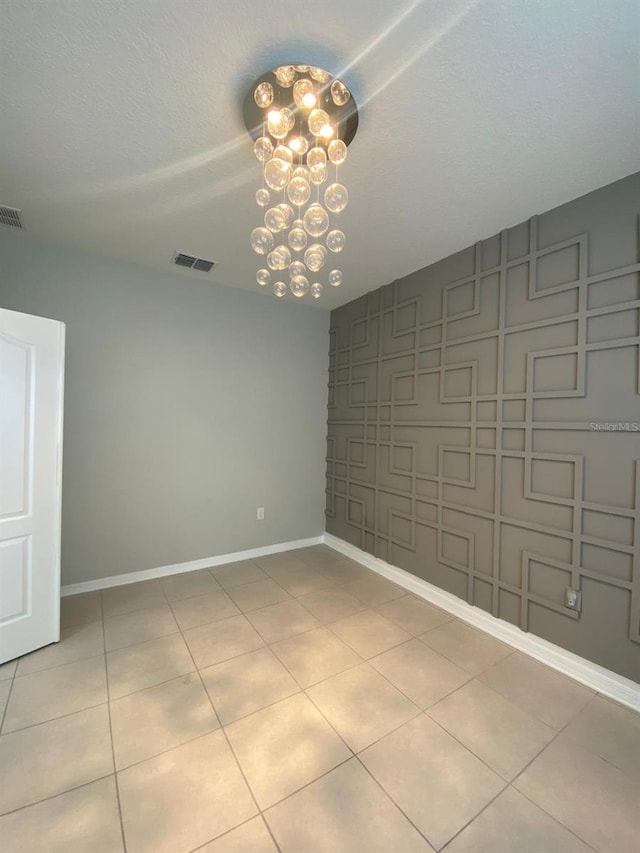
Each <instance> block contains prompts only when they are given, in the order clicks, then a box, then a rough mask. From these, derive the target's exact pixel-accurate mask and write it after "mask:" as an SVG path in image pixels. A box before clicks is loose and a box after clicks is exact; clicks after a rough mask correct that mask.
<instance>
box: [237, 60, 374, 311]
mask: <svg viewBox="0 0 640 853" xmlns="http://www.w3.org/2000/svg"><path fill="white" fill-rule="evenodd" d="M243 113H244V121H245V124H246V126H247V130H248V131H249V134H250V135H251V137H252V139H253V140H254V146H253V151H254V154H255V156H256V157H257V159H258V160H259V161H260V163H261V166H262V170H261V183H260V187H259V188H258V190H257V191H256V196H255V198H256V203H257V205H258V207H259V208H260V213H261V215H262V217H263V221H262V222H261V224H260V225H258V226H257V227H256V228H254V229H253V231H252V232H251V246H252V248H253V250H254V251H255V252H256V254H258V255H264V256H266V258H265V259H266V265H265V266H264V267H262V268H261V269H259V270H258V272H257V273H256V281H257V282H258V284H259V285H260V286H261V287H267V286H269V285H272V287H273V292H274V293H275V295H276V296H278V297H280V298H282V297H283V296H285V295H286V294H287V293H288V292H289V291H290V292H291V293H292V294H293V295H294V296H297V297H303V296H306V294H307V293H310V294H311V296H312V297H313V298H314V299H318V298H319V297H320V296H321V294H322V287H323V285H322V282H321V281H320V280H319V279H320V277H321V276H320V275H319V273H321V271H323V270H324V268H325V267H326V268H328V270H329V271H328V274H324V273H323V277H324V278H325V279H326V280H327V281H328V282H329V284H330V285H331V286H333V287H339V286H340V284H342V272H341V270H340V269H338V268H337V266H338V264H337V263H336V262H335V261H333V262H331V261H330V258H331V259H332V258H333V255H339V253H340V252H342V250H343V249H344V246H345V242H346V238H345V235H344V232H343V231H342V230H341V228H340V222H339V215H340V213H342V211H343V210H344V209H345V207H346V206H347V204H348V201H349V193H348V191H347V188H346V186H345V185H344V184H343V183H341V182H340V176H339V171H340V169H341V167H342V165H343V164H344V162H345V160H346V158H347V146H348V145H349V143H350V142H351V141H352V139H353V137H354V136H355V133H356V130H357V129H358V110H357V107H356V105H355V102H354V100H353V96H352V94H351V92H350V91H349V89H347V87H346V86H345V85H344V83H343V82H342V81H341V80H338V79H337V78H335V77H332V76H331V74H329V72H328V71H325V70H324V69H322V68H317V67H315V66H311V65H281V66H279V67H278V68H274V69H273V70H271V71H268V72H267V73H265V74H262V75H261V76H260V77H259V78H258V79H257V80H256V81H255V83H254V84H253V85H252V86H251V89H250V90H249V92H248V93H247V96H246V98H245V101H244V109H243ZM310 280H311V281H310Z"/></svg>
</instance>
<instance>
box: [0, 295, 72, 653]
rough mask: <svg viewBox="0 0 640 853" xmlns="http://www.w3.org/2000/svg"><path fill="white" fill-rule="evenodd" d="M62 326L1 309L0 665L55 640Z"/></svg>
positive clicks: (57, 631)
mask: <svg viewBox="0 0 640 853" xmlns="http://www.w3.org/2000/svg"><path fill="white" fill-rule="evenodd" d="M63 377H64V324H63V323H60V322H58V321H57V320H46V319H44V318H43V317H32V316H31V315H30V314H19V313H17V312H15V311H6V310H4V309H2V308H0V663H4V661H7V660H11V659H12V658H15V657H18V655H23V654H25V653H26V652H30V651H33V650H34V649H38V648H40V647H41V646H46V645H47V644H48V643H53V642H57V641H58V640H59V639H60V513H61V510H60V496H61V484H62V400H63Z"/></svg>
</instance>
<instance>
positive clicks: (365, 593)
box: [341, 572, 407, 607]
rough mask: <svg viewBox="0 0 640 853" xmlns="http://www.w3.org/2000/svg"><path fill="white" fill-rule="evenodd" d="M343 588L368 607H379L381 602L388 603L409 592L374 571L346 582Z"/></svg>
mask: <svg viewBox="0 0 640 853" xmlns="http://www.w3.org/2000/svg"><path fill="white" fill-rule="evenodd" d="M341 589H343V590H344V591H345V592H348V593H349V594H350V595H354V596H355V597H356V598H357V599H358V600H359V601H361V602H362V603H363V604H364V605H366V606H367V607H378V606H379V605H381V604H386V603H387V602H388V601H393V600H394V599H396V598H402V597H403V596H405V595H406V594H407V591H406V589H402V588H401V587H399V586H397V584H395V583H393V582H392V581H390V580H387V579H386V578H383V577H381V576H380V575H377V574H375V573H373V572H370V573H369V574H368V575H367V576H365V577H362V578H360V579H358V580H355V581H350V582H349V583H346V584H344V585H343V586H342V587H341Z"/></svg>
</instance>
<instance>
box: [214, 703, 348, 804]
mask: <svg viewBox="0 0 640 853" xmlns="http://www.w3.org/2000/svg"><path fill="white" fill-rule="evenodd" d="M226 731H227V735H228V736H229V740H230V741H231V745H232V747H233V750H234V752H235V754H236V756H237V757H238V761H239V762H240V766H241V767H242V769H243V771H244V773H245V776H246V777H247V781H248V782H249V785H250V786H251V789H252V791H253V793H254V795H255V797H256V799H257V801H258V805H259V806H260V808H263V809H264V808H267V807H268V806H270V805H273V804H274V803H276V802H278V800H281V799H282V798H283V797H287V796H288V795H289V794H292V793H293V792H294V791H296V790H298V788H301V787H302V786H303V785H306V784H307V783H309V782H311V781H312V780H313V779H317V778H318V776H321V775H322V774H323V773H326V772H327V771H328V770H331V768H332V767H335V766H336V765H337V764H340V763H341V762H342V761H345V760H346V759H347V758H348V757H349V756H350V755H351V753H350V752H349V750H348V749H347V747H346V746H345V745H344V744H343V743H342V741H341V740H340V738H339V737H338V736H337V735H336V733H335V732H334V731H333V730H332V729H331V727H330V726H329V724H328V723H327V721H326V720H325V719H324V718H323V717H322V715H321V714H320V713H319V712H318V711H317V709H316V708H314V706H313V705H312V703H311V702H310V701H309V700H308V699H307V697H306V696H304V695H303V694H298V695H296V696H291V697H290V698H289V699H283V700H282V701H281V702H278V703H277V704H276V705H271V706H270V707H269V708H265V709H264V710H262V711H258V712H257V713H255V714H252V715H251V716H250V717H244V718H243V719H242V720H238V722H236V723H232V724H231V725H230V726H228V727H227V729H226Z"/></svg>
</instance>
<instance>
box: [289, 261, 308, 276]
mask: <svg viewBox="0 0 640 853" xmlns="http://www.w3.org/2000/svg"><path fill="white" fill-rule="evenodd" d="M306 271H307V268H306V267H305V265H304V264H303V263H302V261H291V263H290V264H289V278H293V277H294V275H304V274H305V273H306Z"/></svg>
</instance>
